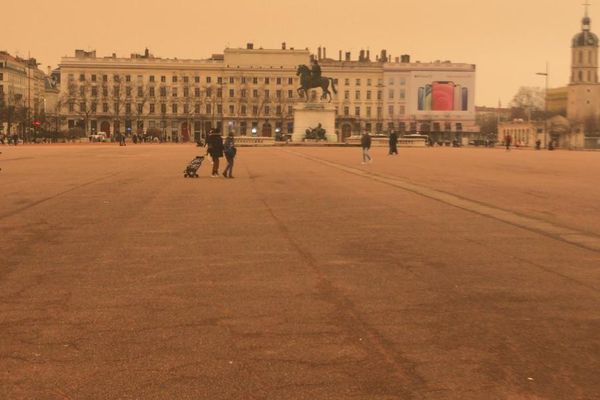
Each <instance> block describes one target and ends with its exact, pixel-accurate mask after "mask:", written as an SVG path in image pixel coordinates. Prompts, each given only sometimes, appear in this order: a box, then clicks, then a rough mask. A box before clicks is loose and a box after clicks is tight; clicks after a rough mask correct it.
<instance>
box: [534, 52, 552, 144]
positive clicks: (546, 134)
mask: <svg viewBox="0 0 600 400" xmlns="http://www.w3.org/2000/svg"><path fill="white" fill-rule="evenodd" d="M536 75H541V76H544V77H545V78H546V89H545V90H544V147H545V148H548V77H549V75H550V74H549V73H548V62H547V61H546V72H537V73H536Z"/></svg>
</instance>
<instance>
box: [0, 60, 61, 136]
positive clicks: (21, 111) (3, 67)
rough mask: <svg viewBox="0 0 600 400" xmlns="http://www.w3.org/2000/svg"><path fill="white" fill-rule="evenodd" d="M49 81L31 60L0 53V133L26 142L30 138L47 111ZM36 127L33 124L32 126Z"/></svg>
mask: <svg viewBox="0 0 600 400" xmlns="http://www.w3.org/2000/svg"><path fill="white" fill-rule="evenodd" d="M48 89H49V88H48V77H47V75H46V74H45V73H44V72H43V71H41V70H40V69H39V68H38V63H37V62H36V60H35V59H34V58H29V59H22V58H19V57H14V56H12V55H10V54H8V53H7V52H4V51H0V121H1V124H0V131H1V132H2V133H5V134H7V133H10V134H14V133H17V134H19V135H21V137H23V138H25V137H27V136H28V135H31V134H33V131H34V130H35V129H37V128H36V125H35V124H37V122H38V121H40V120H41V119H42V118H43V116H44V114H45V111H46V106H47V103H46V101H47V98H48V97H52V96H53V95H54V97H56V96H58V92H57V90H56V89H51V90H50V91H48ZM34 123H35V124H34Z"/></svg>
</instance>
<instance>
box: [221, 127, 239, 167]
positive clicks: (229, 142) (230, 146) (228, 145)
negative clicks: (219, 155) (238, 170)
mask: <svg viewBox="0 0 600 400" xmlns="http://www.w3.org/2000/svg"><path fill="white" fill-rule="evenodd" d="M223 148H224V150H223V153H224V154H225V159H226V160H227V166H226V167H225V170H224V171H223V176H224V177H225V178H233V175H232V173H233V160H234V159H235V155H236V153H237V149H236V148H235V142H234V140H233V132H229V135H227V138H226V139H225V144H224V145H223Z"/></svg>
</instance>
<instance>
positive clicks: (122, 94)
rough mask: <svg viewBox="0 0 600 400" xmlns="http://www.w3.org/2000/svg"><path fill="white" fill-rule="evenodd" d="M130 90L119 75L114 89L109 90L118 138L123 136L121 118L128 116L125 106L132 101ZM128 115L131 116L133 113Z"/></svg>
mask: <svg viewBox="0 0 600 400" xmlns="http://www.w3.org/2000/svg"><path fill="white" fill-rule="evenodd" d="M128 88H129V89H128ZM130 90H131V87H130V86H127V85H125V83H124V82H123V80H122V78H121V77H119V76H118V75H117V76H115V80H114V81H113V85H112V88H110V89H109V93H110V97H109V99H110V100H111V101H112V107H111V109H112V117H113V120H114V133H115V134H116V135H117V136H118V135H120V134H121V117H122V116H123V115H125V114H126V112H125V105H126V104H127V102H128V101H130V100H131V92H130ZM128 92H129V93H128ZM128 114H131V111H130V112H129V113H128Z"/></svg>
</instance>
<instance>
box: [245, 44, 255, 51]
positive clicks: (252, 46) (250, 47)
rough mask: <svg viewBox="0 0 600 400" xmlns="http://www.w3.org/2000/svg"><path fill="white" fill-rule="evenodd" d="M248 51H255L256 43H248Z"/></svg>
mask: <svg viewBox="0 0 600 400" xmlns="http://www.w3.org/2000/svg"><path fill="white" fill-rule="evenodd" d="M246 49H248V50H253V49H254V43H246Z"/></svg>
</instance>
